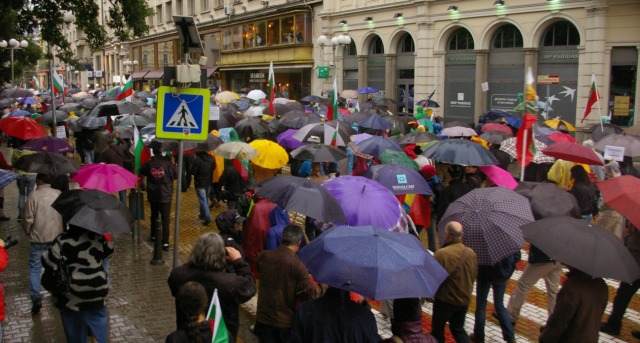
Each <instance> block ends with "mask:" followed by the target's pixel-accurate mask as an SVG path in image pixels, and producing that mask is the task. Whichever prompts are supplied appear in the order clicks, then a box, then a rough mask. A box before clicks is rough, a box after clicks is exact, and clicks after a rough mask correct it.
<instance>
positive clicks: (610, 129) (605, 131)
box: [589, 123, 640, 142]
mask: <svg viewBox="0 0 640 343" xmlns="http://www.w3.org/2000/svg"><path fill="white" fill-rule="evenodd" d="M632 128H633V126H632V127H629V128H627V129H625V132H626V133H627V134H629V135H636V136H637V135H640V125H638V126H637V128H636V129H637V131H636V132H637V133H630V132H628V131H626V130H631V129H632ZM589 132H591V138H592V139H593V140H594V141H595V142H597V141H599V140H601V139H602V138H604V137H605V136H608V135H615V134H618V133H622V128H621V127H620V126H618V125H615V124H608V123H607V124H602V125H600V124H596V125H592V126H591V127H590V128H589Z"/></svg>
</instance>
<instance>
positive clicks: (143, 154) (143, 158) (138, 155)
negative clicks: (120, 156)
mask: <svg viewBox="0 0 640 343" xmlns="http://www.w3.org/2000/svg"><path fill="white" fill-rule="evenodd" d="M129 151H130V152H131V153H132V154H133V156H134V157H135V159H134V161H135V162H134V168H133V173H134V174H136V175H139V174H140V167H141V166H142V165H144V164H145V163H147V161H149V160H150V159H151V154H150V153H149V149H147V147H145V146H144V143H143V142H142V135H140V131H138V128H137V127H135V126H134V127H133V145H131V148H130V150H129Z"/></svg>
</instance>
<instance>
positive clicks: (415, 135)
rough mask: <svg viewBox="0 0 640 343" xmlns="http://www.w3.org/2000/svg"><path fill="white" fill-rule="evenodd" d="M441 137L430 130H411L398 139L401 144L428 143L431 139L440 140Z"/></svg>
mask: <svg viewBox="0 0 640 343" xmlns="http://www.w3.org/2000/svg"><path fill="white" fill-rule="evenodd" d="M439 140H440V138H439V137H438V136H436V135H434V134H433V133H429V132H411V133H408V134H406V135H404V136H402V138H400V139H399V140H398V143H400V144H417V143H428V142H431V141H439Z"/></svg>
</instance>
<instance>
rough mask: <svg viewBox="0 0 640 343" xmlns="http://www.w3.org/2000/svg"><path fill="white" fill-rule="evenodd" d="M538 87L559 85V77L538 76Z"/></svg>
mask: <svg viewBox="0 0 640 343" xmlns="http://www.w3.org/2000/svg"><path fill="white" fill-rule="evenodd" d="M538 84H539V85H559V84H560V76H558V75H538Z"/></svg>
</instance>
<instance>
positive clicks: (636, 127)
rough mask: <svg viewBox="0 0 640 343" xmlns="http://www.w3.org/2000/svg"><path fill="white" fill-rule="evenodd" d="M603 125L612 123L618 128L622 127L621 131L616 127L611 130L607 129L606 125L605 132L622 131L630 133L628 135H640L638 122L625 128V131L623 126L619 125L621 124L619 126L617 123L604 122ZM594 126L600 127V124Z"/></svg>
mask: <svg viewBox="0 0 640 343" xmlns="http://www.w3.org/2000/svg"><path fill="white" fill-rule="evenodd" d="M603 125H612V126H614V127H617V128H618V129H620V131H618V130H617V129H615V128H614V129H613V130H611V129H609V130H607V127H606V126H605V132H607V131H608V133H610V134H618V133H622V132H624V133H626V134H628V135H632V136H640V124H636V125H633V126H629V127H628V128H626V129H624V131H623V130H622V128H621V127H619V126H617V125H613V124H603ZM594 126H597V127H600V125H594ZM611 131H614V132H611ZM615 131H617V132H615ZM596 132H597V131H596ZM594 140H595V139H594Z"/></svg>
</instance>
